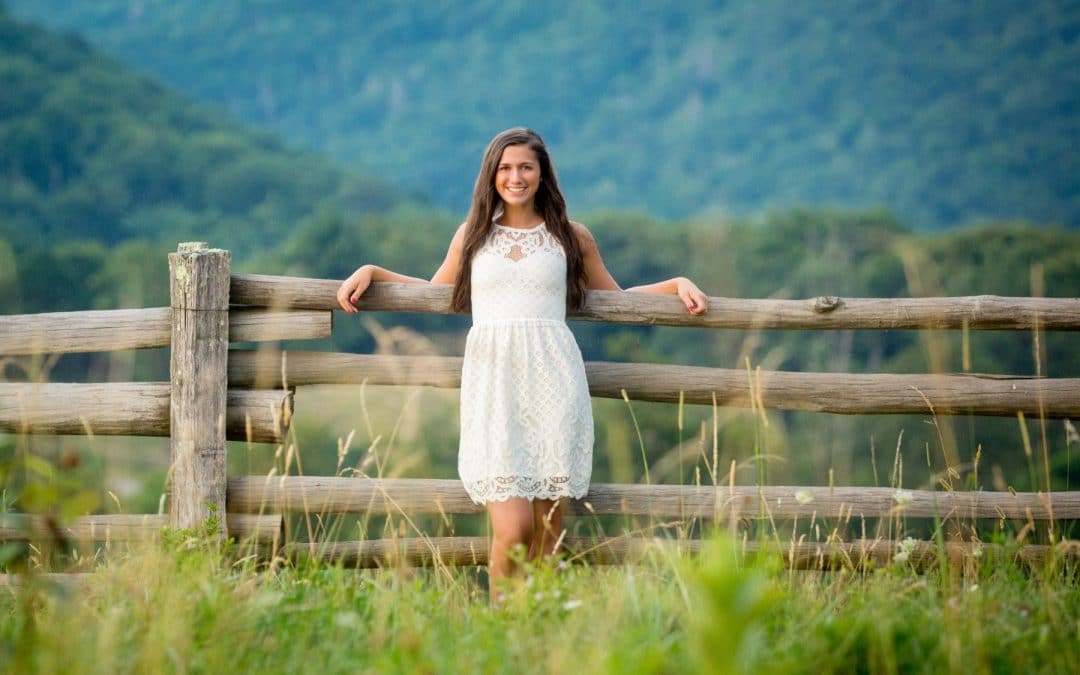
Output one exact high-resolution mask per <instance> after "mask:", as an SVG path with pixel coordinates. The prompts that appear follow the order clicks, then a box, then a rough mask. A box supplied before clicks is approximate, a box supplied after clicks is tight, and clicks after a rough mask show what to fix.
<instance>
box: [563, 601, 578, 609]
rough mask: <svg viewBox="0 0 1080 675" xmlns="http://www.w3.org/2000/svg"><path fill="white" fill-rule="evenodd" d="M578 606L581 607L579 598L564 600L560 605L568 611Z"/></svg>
mask: <svg viewBox="0 0 1080 675" xmlns="http://www.w3.org/2000/svg"><path fill="white" fill-rule="evenodd" d="M578 607H581V601H580V600H567V601H566V602H564V603H563V606H562V608H563V609H565V610H566V611H568V612H569V611H570V610H572V609H577V608H578Z"/></svg>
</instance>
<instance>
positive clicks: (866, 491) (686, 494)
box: [226, 476, 1080, 520]
mask: <svg viewBox="0 0 1080 675" xmlns="http://www.w3.org/2000/svg"><path fill="white" fill-rule="evenodd" d="M226 504H227V507H228V509H229V511H230V512H238V513H257V512H260V511H270V512H274V513H278V512H289V511H307V512H309V513H361V512H363V513H402V512H404V513H410V514H413V513H432V514H469V513H483V512H484V507H483V506H481V505H478V504H475V503H473V501H472V500H471V499H470V498H469V496H468V495H467V494H466V493H465V489H464V488H463V487H462V484H461V481H459V480H451V479H419V478H379V479H374V478H370V479H369V478H340V477H316V476H286V477H270V478H267V477H264V476H243V477H240V478H233V479H230V480H229V482H228V489H227V493H226ZM567 513H568V514H570V515H579V516H584V515H640V516H651V517H655V518H665V519H667V518H706V519H727V518H748V519H749V518H760V517H765V518H774V519H785V520H786V519H793V518H800V519H802V518H811V517H813V516H815V515H816V516H817V517H818V518H860V517H865V518H881V517H892V516H899V515H902V516H904V517H909V518H934V517H939V518H942V519H947V518H1007V519H1018V520H1029V519H1030V520H1051V519H1071V518H1080V492H1051V493H1040V492H1015V493H1013V492H935V491H930V490H897V489H894V488H859V487H832V488H829V487H798V486H765V487H762V488H758V487H757V486H745V485H736V486H734V487H729V486H720V487H715V488H713V487H704V486H703V487H699V486H695V485H655V484H654V485H634V484H625V485H624V484H614V483H594V484H592V485H591V486H590V487H589V494H588V495H586V496H585V497H584V498H583V499H580V500H569V502H568V505H567Z"/></svg>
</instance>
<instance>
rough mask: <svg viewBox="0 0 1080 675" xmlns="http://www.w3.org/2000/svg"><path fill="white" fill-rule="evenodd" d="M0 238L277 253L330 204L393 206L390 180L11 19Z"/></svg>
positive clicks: (3, 52) (1, 124)
mask: <svg viewBox="0 0 1080 675" xmlns="http://www.w3.org/2000/svg"><path fill="white" fill-rule="evenodd" d="M0 91H2V92H3V94H2V97H0V237H2V238H6V239H7V240H8V241H9V242H11V243H12V244H13V245H14V246H16V247H18V248H22V247H27V246H39V247H40V246H43V245H47V244H58V243H62V242H68V241H72V240H77V239H91V240H96V241H99V242H102V243H105V244H112V243H116V242H119V241H122V240H126V239H131V238H147V239H151V240H155V241H156V240H161V239H167V240H169V241H175V240H177V239H183V238H192V237H199V238H210V239H212V240H214V241H216V242H218V243H219V244H220V245H222V246H230V247H232V248H235V249H239V250H241V251H243V250H250V249H251V248H252V247H253V246H258V247H260V248H262V247H265V246H267V245H268V244H273V243H274V242H276V241H277V240H280V239H281V238H283V236H284V234H285V232H286V230H287V229H288V228H289V227H290V226H291V225H292V224H293V223H294V222H295V221H297V220H299V219H300V218H302V217H303V216H306V215H309V214H311V213H313V212H314V211H315V210H316V209H317V208H318V207H319V206H320V205H323V206H325V205H327V204H331V203H332V204H337V205H339V206H341V207H342V208H350V209H354V210H358V211H372V210H374V211H384V210H386V209H388V208H390V207H391V206H393V205H394V204H395V203H396V202H398V201H400V199H401V198H400V197H399V196H398V194H397V192H396V191H395V190H394V189H392V188H391V187H390V186H389V185H388V184H386V183H384V182H382V181H380V180H377V179H374V178H371V177H367V176H362V175H359V174H355V173H354V174H350V173H348V172H346V171H344V170H342V169H341V168H339V167H338V166H336V165H334V164H333V163H332V162H329V161H327V160H326V159H324V158H322V157H319V156H317V155H314V154H312V153H310V152H301V151H297V150H294V149H291V148H289V147H287V146H286V145H285V144H284V143H283V142H282V141H280V140H279V139H278V138H277V137H276V136H275V135H273V134H270V133H268V132H261V131H255V130H251V129H248V128H244V127H242V126H241V125H240V124H238V123H236V122H233V121H231V120H229V119H228V116H227V115H225V114H223V111H220V110H214V109H212V108H209V107H207V106H206V105H203V104H198V103H195V102H192V101H190V100H189V99H187V98H185V97H183V96H180V95H178V94H176V93H174V92H171V91H168V90H166V89H165V88H163V87H162V86H161V85H159V84H157V83H156V82H154V81H152V80H151V79H149V78H148V77H146V76H145V75H138V74H134V73H133V72H132V71H131V70H130V69H127V68H124V67H122V66H121V65H120V64H118V63H116V62H114V61H113V60H111V59H109V58H105V57H102V56H100V55H98V54H96V53H94V51H92V50H91V49H90V48H89V47H88V46H87V45H86V44H85V43H84V42H83V41H82V40H80V39H79V38H77V37H60V36H56V35H54V34H51V33H49V32H46V31H45V30H42V29H39V28H36V27H34V26H32V25H30V24H26V23H22V22H19V21H16V20H13V19H12V18H10V17H7V16H4V15H2V14H0Z"/></svg>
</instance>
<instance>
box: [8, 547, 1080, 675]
mask: <svg viewBox="0 0 1080 675" xmlns="http://www.w3.org/2000/svg"><path fill="white" fill-rule="evenodd" d="M737 548H738V545H737V544H735V543H734V542H732V540H730V539H727V538H726V537H723V536H720V537H718V538H716V539H715V540H713V541H712V542H711V543H710V545H709V546H708V547H707V548H706V550H705V551H704V552H703V553H702V555H701V556H700V557H697V558H688V557H683V556H680V555H678V554H676V553H674V552H672V549H671V548H670V547H665V546H658V547H657V548H656V549H655V550H654V551H653V552H652V553H651V554H650V555H648V556H647V557H646V559H645V560H644V561H643V562H642V563H641V564H639V565H632V566H624V567H623V566H611V567H588V566H581V565H571V566H565V567H561V568H560V567H543V568H535V569H530V570H529V573H528V575H527V576H526V577H525V578H524V579H523V580H521V581H520V582H519V583H517V584H516V585H515V586H514V587H513V588H512V589H509V590H508V591H507V592H506V594H505V595H504V596H503V597H502V599H501V601H499V602H492V601H491V600H490V597H489V595H488V593H487V591H486V589H485V587H484V575H482V574H477V573H476V572H474V571H473V570H470V569H448V568H434V569H426V570H410V569H383V570H369V571H356V570H351V569H344V568H341V567H326V566H304V565H301V566H298V567H292V566H284V567H280V566H274V567H259V566H257V565H256V564H255V563H254V562H252V560H251V559H250V558H245V557H244V556H243V555H241V554H242V551H241V552H240V554H234V555H232V556H231V557H230V556H223V555H221V552H220V551H218V550H216V549H215V548H214V547H213V546H210V545H208V544H206V543H205V541H204V540H201V539H199V538H198V537H191V538H187V537H185V536H177V535H175V534H174V536H171V537H169V538H168V541H167V542H166V543H165V544H162V545H157V546H152V547H148V548H145V549H140V550H137V551H135V552H132V553H128V554H120V555H117V556H116V558H115V559H114V560H112V561H111V562H110V563H109V564H108V565H105V566H103V567H101V568H99V569H98V571H96V572H95V573H94V574H93V575H91V576H89V577H88V578H86V579H82V580H81V581H80V584H79V585H78V586H77V587H70V588H69V587H68V585H63V586H62V585H57V584H55V583H54V582H51V581H49V580H44V579H35V578H34V577H33V576H30V577H28V581H27V583H28V585H27V586H25V587H22V588H20V589H19V590H17V591H14V592H12V593H8V592H7V591H5V592H4V593H3V595H2V598H0V611H2V612H3V621H0V666H4V669H5V670H6V671H7V672H43V673H49V672H85V673H110V674H112V673H127V672H131V673H159V672H160V673H185V672H191V673H222V672H253V673H254V672H259V673H277V672H282V673H296V672H312V671H318V672H320V673H327V674H329V673H357V672H370V673H376V672H379V673H383V672H400V673H415V672H428V673H444V672H460V673H485V672H489V673H495V672H508V671H509V672H519V673H534V672H538V673H545V672H551V673H569V672H587V673H594V672H596V673H680V672H711V673H729V672H777V673H780V672H783V673H797V672H818V673H822V672H873V673H891V672H926V673H936V672H956V673H983V672H986V673H991V672H1001V673H1021V672H1023V673H1041V672H1047V673H1067V672H1074V670H1073V669H1074V668H1075V664H1076V663H1077V661H1078V659H1080V586H1078V585H1077V583H1076V578H1077V577H1076V575H1077V573H1078V569H1077V567H1076V564H1075V559H1074V562H1073V563H1071V564H1064V563H1062V561H1061V560H1058V561H1056V562H1053V563H1050V564H1047V565H1045V566H1040V567H1037V568H1034V569H1030V568H1026V567H1020V566H1017V565H1014V564H1012V563H1010V562H1002V561H993V560H989V559H975V558H972V559H968V560H965V561H964V562H963V563H962V564H957V565H952V566H946V567H945V568H936V567H935V568H934V570H933V571H931V572H928V573H925V574H916V573H915V572H914V571H913V570H912V568H911V567H910V566H909V565H908V564H907V563H901V562H894V563H892V564H891V565H890V566H888V567H884V568H881V569H876V570H872V571H862V572H860V571H855V570H841V571H837V572H831V573H823V572H788V571H784V570H783V569H782V568H781V567H780V566H779V565H776V564H772V563H771V562H769V561H770V560H771V561H772V562H776V561H777V560H778V559H777V558H770V559H768V560H763V561H759V562H754V561H752V560H742V559H740V558H739V557H738V556H736V555H735V553H734V551H735V550H736V549H737ZM5 664H6V665H5Z"/></svg>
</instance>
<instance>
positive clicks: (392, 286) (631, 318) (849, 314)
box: [229, 274, 1080, 330]
mask: <svg viewBox="0 0 1080 675" xmlns="http://www.w3.org/2000/svg"><path fill="white" fill-rule="evenodd" d="M340 285H341V282H340V281H335V280H332V279H301V278H296V277H280V276H269V275H261V274H234V275H232V283H231V287H230V291H229V297H230V299H231V302H233V303H235V304H240V305H258V306H263V307H274V308H279V309H284V308H291V307H295V308H304V309H323V310H326V309H339V307H338V304H337V300H336V297H335V296H336V294H337V289H338V286H340ZM450 294H451V287H450V286H447V285H438V286H436V285H430V284H398V283H388V282H379V283H374V284H372V285H371V287H370V289H369V290H368V291H366V292H365V293H364V296H363V297H362V298H361V300H360V301H359V302H358V303H357V307H359V308H360V309H362V310H369V311H395V312H429V313H437V314H448V313H450ZM569 318H570V319H578V320H584V321H603V322H607V323H618V324H639V325H656V326H698V327H703V328H744V329H752V328H790V329H835V328H879V329H898V328H911V329H917V328H954V329H959V328H965V327H966V328H968V329H970V330H1031V329H1032V328H1034V327H1036V326H1038V327H1039V328H1040V329H1043V330H1080V298H1014V297H1001V296H996V295H976V296H967V297H950V298H838V297H833V296H825V297H819V298H811V299H806V300H774V299H743V298H719V297H711V298H709V311H708V312H707V313H706V314H703V315H701V316H691V315H689V314H688V313H687V312H686V307H685V306H683V304H682V302H681V301H680V300H679V299H678V298H677V297H675V296H672V295H651V294H645V293H620V292H618V291H589V293H588V296H587V300H586V303H585V307H584V308H583V309H581V310H580V311H576V312H571V313H570V314H569Z"/></svg>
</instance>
